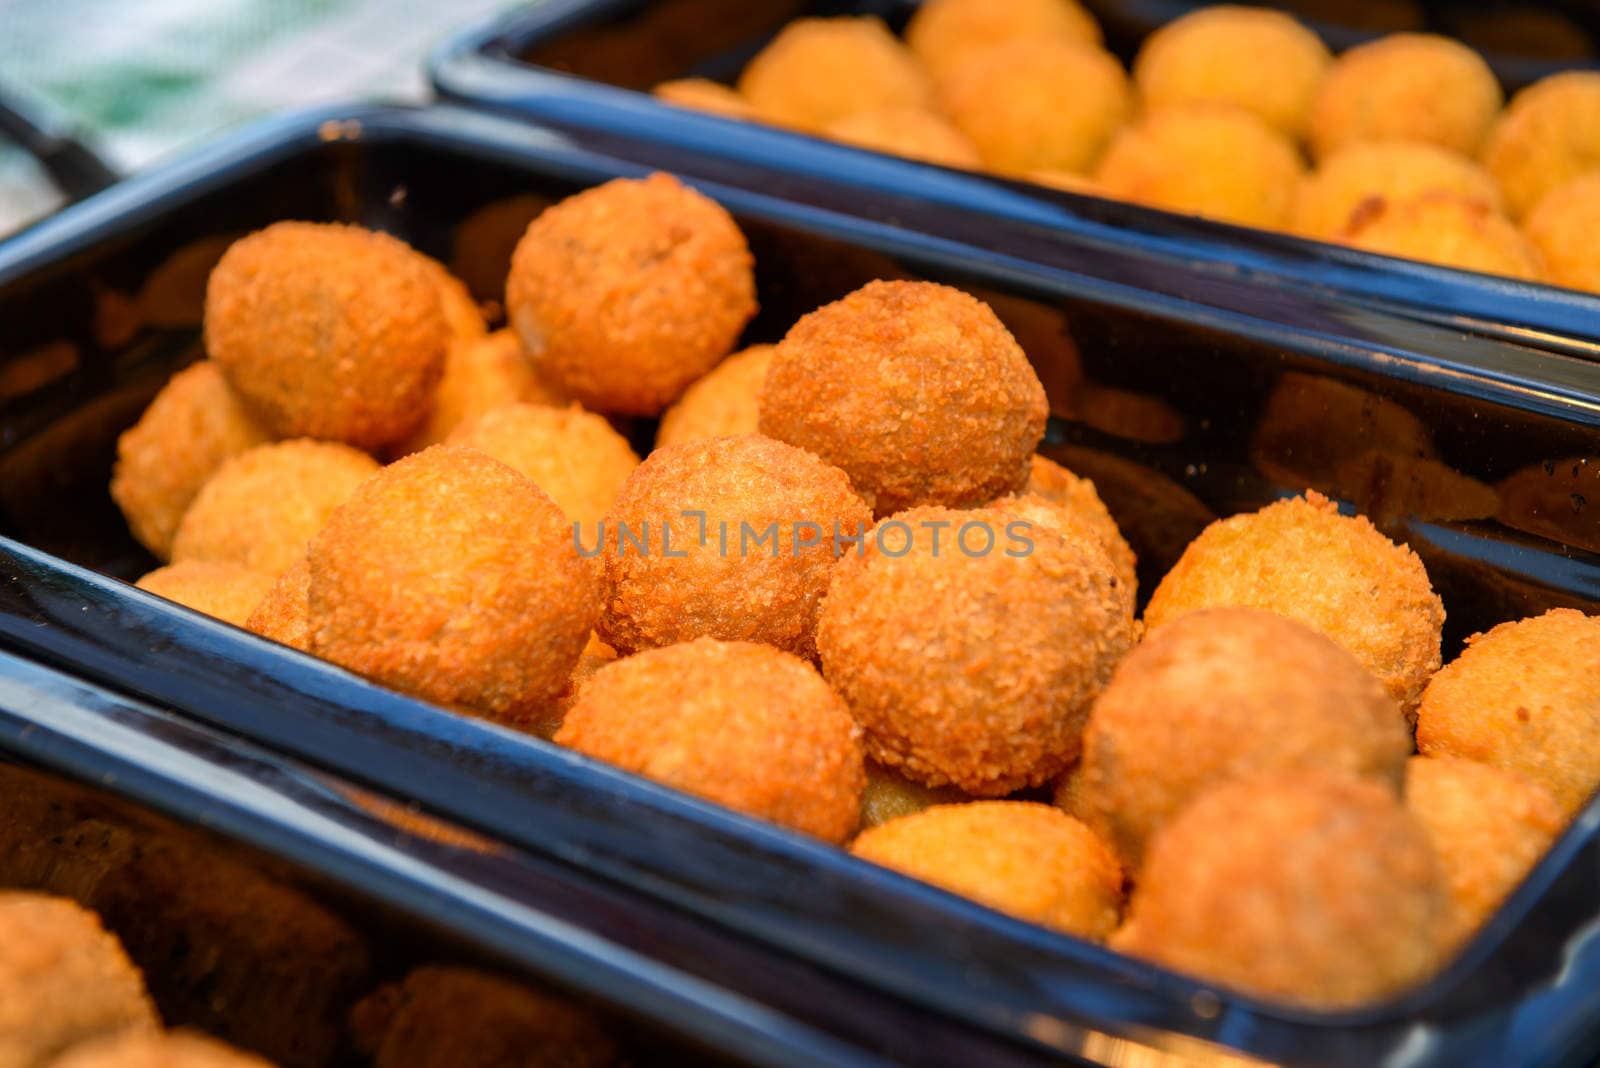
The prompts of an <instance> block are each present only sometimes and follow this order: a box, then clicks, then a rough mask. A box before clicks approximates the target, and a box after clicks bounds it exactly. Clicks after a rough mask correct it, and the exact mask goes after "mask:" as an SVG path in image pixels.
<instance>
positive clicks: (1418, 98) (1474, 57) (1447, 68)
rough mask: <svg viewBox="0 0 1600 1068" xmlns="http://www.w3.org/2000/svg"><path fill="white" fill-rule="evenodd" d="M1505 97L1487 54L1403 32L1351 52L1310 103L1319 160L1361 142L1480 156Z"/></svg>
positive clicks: (1430, 36)
mask: <svg viewBox="0 0 1600 1068" xmlns="http://www.w3.org/2000/svg"><path fill="white" fill-rule="evenodd" d="M1504 102H1505V96H1504V95H1503V94H1502V93H1501V92H1500V83H1499V82H1498V81H1496V80H1495V76H1494V72H1493V71H1491V70H1490V69H1489V65H1488V64H1487V63H1485V62H1484V61H1483V57H1482V56H1480V55H1478V53H1476V52H1474V51H1473V50H1472V49H1470V48H1468V47H1467V46H1466V45H1464V44H1462V43H1461V42H1460V41H1452V40H1451V39H1450V38H1448V37H1439V36H1436V35H1434V34H1427V33H1396V34H1391V35H1390V36H1388V37H1380V38H1379V39H1378V40H1376V41H1369V42H1367V43H1366V44H1362V45H1357V46H1356V47H1354V48H1352V49H1350V50H1349V51H1348V52H1345V53H1344V54H1343V55H1341V56H1340V57H1339V58H1338V59H1336V60H1334V61H1333V65H1332V66H1331V67H1329V68H1328V73H1327V76H1326V77H1325V78H1323V79H1322V86H1321V88H1319V89H1318V90H1317V96H1316V100H1315V102H1314V103H1313V104H1312V106H1311V147H1312V150H1313V154H1314V155H1316V157H1317V158H1318V159H1321V158H1323V157H1325V156H1329V155H1332V154H1333V153H1334V152H1335V151H1337V150H1338V149H1340V148H1343V147H1344V146H1345V145H1349V144H1353V143H1355V142H1357V141H1378V140H1385V139H1389V138H1401V139H1404V140H1408V141H1426V142H1428V143H1429V144H1435V145H1442V146H1443V147H1445V148H1448V149H1452V150H1454V151H1456V152H1460V153H1461V154H1462V155H1466V156H1475V155H1477V153H1478V149H1479V147H1481V146H1482V144H1483V139H1484V136H1485V135H1486V134H1487V133H1488V132H1489V126H1490V124H1491V123H1493V122H1494V120H1495V116H1496V115H1498V114H1499V112H1500V105H1501V104H1502V103H1504Z"/></svg>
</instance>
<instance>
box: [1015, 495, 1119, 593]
mask: <svg viewBox="0 0 1600 1068" xmlns="http://www.w3.org/2000/svg"><path fill="white" fill-rule="evenodd" d="M984 511H985V512H992V513H995V514H996V515H998V516H1000V519H999V520H998V522H999V524H1000V525H1001V526H1002V527H1003V526H1005V525H1006V524H1008V523H1010V522H1012V521H1017V520H1020V521H1021V522H1022V523H1025V524H1026V527H1025V528H1018V529H1017V530H1016V531H1015V532H1014V533H1017V534H1019V535H1024V536H1025V532H1026V533H1031V532H1032V530H1033V528H1035V527H1037V528H1040V529H1043V530H1049V531H1053V532H1054V533H1056V534H1059V535H1061V536H1062V537H1063V538H1066V539H1067V540H1068V541H1073V540H1077V541H1083V542H1087V543H1089V544H1090V545H1093V546H1094V547H1095V548H1096V549H1098V550H1099V551H1100V552H1101V553H1103V554H1104V556H1105V561H1106V563H1107V564H1108V565H1109V566H1110V568H1111V570H1110V576H1111V577H1112V579H1113V581H1114V582H1115V583H1116V584H1117V585H1118V586H1119V587H1121V588H1122V589H1124V590H1126V591H1127V593H1128V598H1129V600H1134V599H1136V598H1137V595H1138V582H1139V578H1138V574H1137V572H1136V570H1135V561H1134V559H1133V550H1132V549H1130V548H1128V544H1127V542H1125V541H1123V540H1122V535H1121V534H1120V533H1118V534H1117V535H1115V540H1112V539H1110V538H1108V537H1107V536H1106V532H1105V530H1104V529H1103V528H1102V527H1100V526H1099V524H1098V523H1097V522H1096V517H1094V516H1092V515H1084V514H1083V513H1081V512H1080V511H1078V510H1077V509H1075V508H1073V507H1071V506H1070V505H1065V504H1061V503H1059V502H1057V501H1053V500H1051V499H1050V498H1048V497H1041V496H1040V495H1039V494H1037V493H1018V494H1013V495H1011V496H1009V497H1001V498H1000V499H999V500H997V501H994V502H993V503H991V504H990V505H989V506H988V507H987V508H985V509H984ZM1108 518H1109V517H1108ZM1124 552H1125V553H1126V554H1127V555H1126V556H1123V555H1122V553H1124Z"/></svg>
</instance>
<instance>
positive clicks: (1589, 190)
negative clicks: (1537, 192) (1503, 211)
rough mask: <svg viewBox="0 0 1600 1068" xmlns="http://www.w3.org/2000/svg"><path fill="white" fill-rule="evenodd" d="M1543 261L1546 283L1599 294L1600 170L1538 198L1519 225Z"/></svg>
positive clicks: (1575, 179) (1564, 184)
mask: <svg viewBox="0 0 1600 1068" xmlns="http://www.w3.org/2000/svg"><path fill="white" fill-rule="evenodd" d="M1522 229H1523V232H1524V233H1526V234H1527V235H1528V240H1530V241H1532V242H1533V244H1534V247H1535V248H1537V249H1538V250H1539V253H1540V255H1541V256H1542V257H1543V259H1544V266H1545V279H1546V281H1549V282H1552V283H1554V284H1555V285H1558V286H1566V287H1567V288H1568V289H1586V290H1588V291H1589V292H1591V293H1600V249H1597V248H1596V247H1595V243H1594V240H1593V236H1594V234H1595V233H1596V232H1600V170H1594V171H1590V172H1589V173H1588V174H1584V175H1581V176H1579V177H1577V178H1574V179H1573V180H1572V181H1570V182H1564V183H1562V184H1561V185H1558V186H1556V187H1555V188H1553V189H1551V190H1550V191H1549V192H1548V193H1546V194H1545V195H1544V196H1542V197H1540V198H1539V203H1537V204H1536V205H1534V208H1533V210H1532V211H1530V212H1529V213H1528V217H1527V218H1526V219H1524V220H1523V221H1522Z"/></svg>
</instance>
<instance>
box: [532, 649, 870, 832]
mask: <svg viewBox="0 0 1600 1068" xmlns="http://www.w3.org/2000/svg"><path fill="white" fill-rule="evenodd" d="M555 740H556V743H557V744H559V745H564V746H568V747H569V748H572V749H576V750H578V751H579V752H581V753H584V754H586V755H588V756H592V757H595V758H596V759H598V760H603V761H605V762H606V763H608V764H615V765H616V766H617V767H620V768H622V769H623V770H625V771H631V772H634V773H636V774H639V775H644V776H646V777H647V778H651V779H655V780H656V781H658V782H661V783H664V784H666V785H668V786H672V787H675V788H677V789H679V790H684V791H686V792H688V793H691V794H696V795H698V796H700V797H704V798H707V799H709V800H711V801H715V802H717V803H718V804H722V805H727V806H728V807H729V808H733V809H737V810H739V811H740V812H744V813H746V814H748V815H751V816H756V817H758V818H760V819H764V820H771V821H772V822H773V823H778V824H781V825H783V826H785V827H788V828H790V829H792V830H796V831H800V832H802V833H805V834H810V835H815V836H816V837H818V838H821V839H823V840H824V841H828V842H842V841H844V840H845V838H847V837H848V836H849V835H850V833H851V832H852V831H854V830H855V828H856V823H857V822H858V821H859V819H860V817H861V791H862V788H863V787H864V785H865V774H866V773H865V772H864V770H863V768H862V756H861V741H860V738H859V731H858V729H857V727H856V725H855V723H854V721H852V720H851V718H850V712H849V710H848V709H846V708H845V706H844V703H843V702H842V701H840V700H839V698H838V695H836V694H835V693H834V692H833V691H832V690H830V689H829V688H828V685H827V683H825V682H823V681H822V677H821V676H820V675H818V674H817V671H816V669H815V668H813V667H812V666H811V665H810V664H808V663H806V662H805V661H804V660H801V659H799V658H798V657H795V656H791V655H790V654H788V653H785V652H782V651H780V650H778V649H774V648H772V647H770V646H766V645H758V644H756V643H754V642H724V641H717V640H716V639H713V638H700V639H697V640H695V641H692V642H686V643H683V644H680V645H669V646H665V647H663V648H660V649H651V650H647V651H646V652H642V653H637V654H635V655H633V656H629V657H625V658H623V659H621V660H617V661H615V662H614V663H611V664H609V665H607V666H605V667H603V668H601V669H600V670H599V671H597V672H595V674H594V675H593V677H591V678H590V679H589V681H588V682H587V683H585V684H584V686H583V689H582V690H581V691H580V692H579V694H578V700H577V701H576V702H575V703H574V704H573V706H572V708H571V710H570V711H568V712H567V718H566V721H565V722H564V723H563V724H562V725H561V729H560V730H559V731H557V732H556V737H555Z"/></svg>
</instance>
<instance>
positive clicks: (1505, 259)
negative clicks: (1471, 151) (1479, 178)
mask: <svg viewBox="0 0 1600 1068" xmlns="http://www.w3.org/2000/svg"><path fill="white" fill-rule="evenodd" d="M1368 203H1369V206H1370V207H1371V208H1372V209H1373V210H1371V211H1359V212H1357V213H1356V217H1355V218H1354V219H1353V220H1352V221H1351V225H1350V226H1349V228H1348V229H1347V230H1346V231H1345V233H1344V235H1343V238H1342V240H1343V241H1344V243H1345V244H1347V245H1351V246H1353V247H1355V248H1360V249H1366V250H1367V251H1368V252H1378V253H1381V254H1383V255H1385V256H1399V257H1401V258H1403V259H1408V260H1422V261H1424V262H1427V263H1437V264H1439V265H1441V266H1444V267H1455V268H1457V269H1459V270H1464V271H1481V272H1483V273H1485V274H1498V275H1504V276H1505V277H1507V278H1521V279H1525V280H1527V281H1530V282H1537V281H1539V280H1541V279H1542V278H1543V277H1544V263H1543V261H1542V260H1541V259H1540V257H1539V250H1538V249H1537V248H1535V247H1534V245H1533V243H1532V242H1531V241H1529V240H1528V239H1527V237H1526V236H1524V235H1523V233H1522V231H1520V230H1518V229H1517V227H1516V225H1515V224H1514V223H1513V222H1512V221H1511V220H1510V219H1507V218H1506V217H1505V216H1504V215H1501V214H1500V213H1499V212H1497V211H1495V210H1494V209H1493V208H1491V207H1489V206H1488V205H1487V204H1485V203H1483V202H1482V201H1478V200H1468V199H1466V198H1464V197H1460V196H1457V195H1455V194H1452V193H1427V194H1424V195H1423V196H1420V197H1418V198H1417V199H1415V200H1407V201H1403V202H1401V203H1398V204H1391V203H1373V202H1370V201H1369V202H1368Z"/></svg>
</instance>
